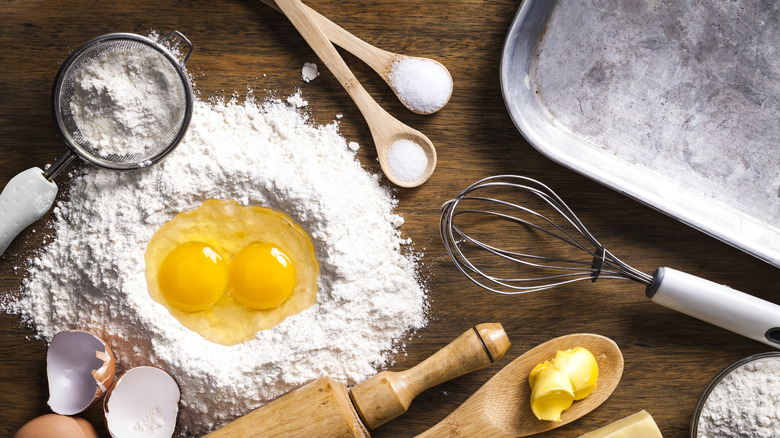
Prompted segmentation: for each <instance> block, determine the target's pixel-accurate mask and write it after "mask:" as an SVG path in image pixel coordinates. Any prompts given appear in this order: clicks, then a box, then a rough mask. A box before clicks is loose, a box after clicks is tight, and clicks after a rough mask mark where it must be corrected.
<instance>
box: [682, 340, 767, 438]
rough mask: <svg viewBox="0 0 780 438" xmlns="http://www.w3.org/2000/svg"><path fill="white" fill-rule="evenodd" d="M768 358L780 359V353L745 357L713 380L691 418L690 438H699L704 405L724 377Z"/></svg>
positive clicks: (700, 398)
mask: <svg viewBox="0 0 780 438" xmlns="http://www.w3.org/2000/svg"><path fill="white" fill-rule="evenodd" d="M767 357H777V358H780V351H770V352H767V353H758V354H754V355H752V356H748V357H745V358H743V359H740V360H738V361H736V362H734V363H732V364H731V365H729V366H727V367H726V368H724V369H723V370H722V371H721V372H719V373H718V374H717V375H716V376H715V377H713V378H712V380H711V381H710V383H708V384H707V387H706V388H704V392H702V394H701V397H699V401H698V403H696V410H694V411H693V418H691V433H690V438H697V436H698V433H699V417H701V411H702V409H704V404H705V403H707V399H708V398H709V396H710V393H711V392H712V390H713V389H715V387H716V386H718V383H720V381H721V380H723V378H724V377H726V376H728V375H729V374H731V372H732V371H734V370H735V369H737V368H739V367H741V366H742V365H745V364H747V363H750V362H753V361H756V360H759V359H765V358H767Z"/></svg>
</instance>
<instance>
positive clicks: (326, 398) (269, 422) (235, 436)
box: [206, 323, 509, 438]
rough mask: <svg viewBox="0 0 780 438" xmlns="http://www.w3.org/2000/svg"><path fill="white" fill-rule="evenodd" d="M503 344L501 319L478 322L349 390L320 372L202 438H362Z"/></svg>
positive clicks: (500, 351) (492, 357) (496, 354)
mask: <svg viewBox="0 0 780 438" xmlns="http://www.w3.org/2000/svg"><path fill="white" fill-rule="evenodd" d="M508 348H509V338H507V336H506V333H505V332H504V329H503V327H501V324H498V323H489V324H479V325H477V326H476V327H473V328H471V329H469V330H467V331H466V332H465V333H463V334H462V335H460V336H458V338H457V339H455V340H454V341H452V342H450V343H449V344H448V345H447V346H445V347H444V348H442V349H441V350H439V351H437V352H436V353H435V354H434V355H433V356H431V357H429V358H428V359H426V360H424V361H423V362H421V363H419V364H417V365H416V366H414V367H413V368H411V369H408V370H406V371H401V372H393V371H383V372H381V373H379V374H377V375H376V376H374V377H371V378H370V379H368V380H366V381H365V382H363V383H360V384H358V385H355V386H353V387H352V389H351V390H350V391H349V392H348V391H347V389H346V387H344V385H342V384H339V383H338V382H336V381H335V380H333V379H331V378H329V377H324V378H321V379H319V380H317V381H315V382H312V383H310V384H308V385H306V386H304V387H302V388H300V389H297V390H295V391H293V392H290V393H288V394H285V395H284V396H282V397H280V398H278V399H276V400H274V401H272V402H270V403H268V404H267V405H265V406H261V407H259V408H257V409H255V410H254V411H252V412H250V413H248V414H246V415H244V416H243V417H241V418H239V419H237V420H235V421H233V422H232V423H230V424H228V425H226V426H225V427H223V428H221V429H219V430H216V431H214V432H212V433H210V434H208V435H206V438H222V437H231V438H269V437H315V436H316V437H319V438H349V437H357V438H367V437H369V436H370V435H369V433H368V429H374V428H376V427H378V426H379V425H381V424H384V423H386V422H387V421H390V420H392V419H393V418H395V417H397V416H399V415H401V414H403V413H404V412H406V410H407V409H408V408H409V404H410V403H411V401H412V399H414V398H415V397H417V395H418V394H420V393H421V392H423V391H425V390H426V389H428V388H431V387H433V386H436V385H438V384H440V383H443V382H445V381H447V380H450V379H454V378H455V377H458V376H462V375H463V374H466V373H468V372H471V371H474V370H477V369H480V368H483V367H485V366H487V365H490V364H491V363H492V362H494V361H496V360H498V359H500V358H501V357H502V356H503V355H504V353H505V352H506V350H507V349H508ZM353 403H354V406H353ZM361 420H362V421H361ZM364 423H365V426H364ZM367 428H368V429H367Z"/></svg>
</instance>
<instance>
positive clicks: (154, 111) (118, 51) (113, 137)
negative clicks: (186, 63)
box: [70, 45, 185, 157]
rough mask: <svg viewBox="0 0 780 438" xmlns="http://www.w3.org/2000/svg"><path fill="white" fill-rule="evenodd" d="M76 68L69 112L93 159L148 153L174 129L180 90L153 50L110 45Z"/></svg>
mask: <svg viewBox="0 0 780 438" xmlns="http://www.w3.org/2000/svg"><path fill="white" fill-rule="evenodd" d="M78 68H79V70H78V72H77V73H76V74H75V75H74V83H73V97H72V99H71V102H70V112H71V114H72V115H73V120H74V121H75V122H76V126H77V127H78V130H79V132H80V133H81V135H82V136H83V137H84V139H85V140H87V141H88V142H89V145H90V146H91V148H92V149H93V150H94V151H95V152H96V153H97V154H98V155H100V156H102V157H108V156H111V155H117V156H127V155H134V154H140V155H141V156H146V155H150V154H151V155H153V154H154V153H155V151H156V150H157V149H158V148H160V147H164V146H166V145H167V144H168V143H169V141H170V140H171V139H172V136H173V135H175V134H176V132H177V131H178V126H179V125H180V123H181V122H182V119H183V116H184V110H185V108H184V93H185V91H184V86H183V85H182V81H181V79H180V77H179V75H178V73H177V71H176V69H175V68H174V67H173V65H172V64H171V63H170V62H169V61H168V60H167V59H166V58H165V57H164V56H163V55H162V54H160V53H159V52H157V51H156V50H154V49H152V48H149V47H146V46H140V45H132V46H130V45H128V46H114V48H112V49H111V50H106V51H104V52H102V53H100V54H98V55H96V56H94V57H93V58H89V59H88V60H87V61H86V62H85V63H84V64H83V65H82V66H80V67H78Z"/></svg>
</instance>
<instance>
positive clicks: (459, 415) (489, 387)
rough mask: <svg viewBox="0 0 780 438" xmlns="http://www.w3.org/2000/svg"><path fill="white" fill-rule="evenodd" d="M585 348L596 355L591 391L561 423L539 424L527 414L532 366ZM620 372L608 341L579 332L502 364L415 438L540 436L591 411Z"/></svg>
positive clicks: (617, 356) (617, 357)
mask: <svg viewBox="0 0 780 438" xmlns="http://www.w3.org/2000/svg"><path fill="white" fill-rule="evenodd" d="M575 347H584V348H587V349H588V350H590V352H591V353H593V355H594V356H595V357H596V363H597V364H598V366H599V378H598V380H597V382H596V389H595V390H593V392H592V393H590V395H588V396H587V397H585V398H584V399H582V400H579V401H575V402H574V404H572V405H571V407H570V408H569V409H567V410H565V411H563V413H562V414H561V421H560V422H555V421H541V420H538V419H537V418H536V417H535V416H534V414H533V412H531V404H530V398H531V388H530V386H529V385H528V374H530V373H531V369H533V367H534V366H536V365H537V364H539V363H541V362H544V361H546V360H550V359H553V358H554V357H555V353H556V352H557V351H558V350H568V349H570V348H575ZM622 374H623V355H622V354H621V353H620V348H618V346H617V344H615V343H614V342H613V341H612V340H611V339H609V338H606V337H604V336H600V335H594V334H587V333H579V334H573V335H567V336H561V337H559V338H555V339H552V340H550V341H547V342H545V343H543V344H541V345H539V346H537V347H535V348H533V349H532V350H529V351H528V352H526V353H525V354H523V355H522V356H520V357H518V358H517V359H515V360H514V361H512V362H511V363H510V364H509V365H507V366H505V367H504V368H503V369H502V370H501V371H499V372H498V373H496V375H495V376H493V377H492V378H491V379H490V380H488V381H487V383H485V384H484V385H482V387H481V388H479V389H478V390H477V392H475V393H474V395H472V396H471V397H469V398H468V399H467V400H466V401H465V402H463V404H462V405H460V406H459V407H458V408H457V409H455V410H454V411H453V412H452V413H451V414H450V415H448V416H447V417H446V418H445V419H443V420H442V421H440V422H439V423H438V424H436V425H435V426H433V427H432V428H430V429H428V430H427V431H425V432H423V433H422V434H420V435H417V437H416V438H442V437H468V438H482V437H484V438H515V437H522V436H528V435H534V434H537V433H541V432H545V431H548V430H550V429H555V428H556V427H560V426H563V425H564V424H567V423H570V422H572V421H574V420H576V419H578V418H580V417H582V416H583V415H585V414H587V413H588V412H590V411H592V410H594V409H596V408H597V407H598V406H599V405H601V403H603V402H604V401H605V400H606V399H607V398H608V397H609V396H610V395H611V394H612V391H614V390H615V387H616V386H617V384H618V382H619V381H620V377H621V376H622Z"/></svg>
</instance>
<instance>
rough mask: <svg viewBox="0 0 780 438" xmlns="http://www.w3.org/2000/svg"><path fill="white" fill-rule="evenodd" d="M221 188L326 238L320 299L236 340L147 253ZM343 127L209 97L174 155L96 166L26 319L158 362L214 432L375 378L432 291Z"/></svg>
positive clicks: (197, 427)
mask: <svg viewBox="0 0 780 438" xmlns="http://www.w3.org/2000/svg"><path fill="white" fill-rule="evenodd" d="M209 198H216V199H235V200H237V201H238V202H240V203H242V204H244V205H250V204H251V205H261V206H265V207H270V208H274V209H277V210H280V211H283V212H285V213H286V214H288V215H289V216H291V217H292V219H293V220H294V221H296V222H297V223H298V224H300V225H301V226H303V228H304V229H306V231H307V232H308V233H309V235H310V236H311V239H312V242H313V243H314V247H315V249H316V253H317V258H318V260H319V263H320V276H319V278H318V286H319V293H318V295H317V302H316V303H315V304H314V306H312V307H311V308H310V309H308V310H305V311H304V312H302V313H300V314H298V315H295V316H291V317H289V318H287V319H286V320H285V321H284V322H282V323H281V324H279V325H278V326H276V327H274V328H273V329H270V330H266V331H261V332H258V333H257V335H256V338H255V339H253V340H251V341H248V342H246V343H243V344H239V345H235V346H224V345H219V344H214V343H211V342H209V341H206V340H204V339H203V338H202V337H200V336H199V335H198V334H196V333H195V332H192V331H189V330H187V329H185V328H184V327H183V326H181V324H180V323H179V322H178V321H177V320H176V319H175V318H174V317H173V316H171V315H170V314H169V313H168V312H167V310H166V309H165V308H164V307H163V306H162V305H160V304H158V303H156V302H154V301H153V300H152V299H151V297H150V296H149V293H148V291H147V288H146V280H145V276H144V269H145V267H144V251H145V248H146V244H147V242H148V241H149V239H150V238H151V237H152V234H153V233H154V232H155V231H156V230H157V229H158V228H159V227H160V226H161V225H162V224H163V223H165V222H166V221H168V220H170V219H172V218H173V217H174V216H175V215H176V214H177V213H179V212H182V211H188V210H192V209H194V208H196V207H198V206H199V205H200V203H201V202H202V201H204V200H206V199H209ZM396 202H397V201H396V200H394V198H393V197H392V195H391V193H390V191H389V190H388V189H386V188H383V187H382V186H380V185H379V177H378V176H376V175H371V174H369V173H366V172H365V171H364V170H363V168H362V167H361V165H360V163H359V162H358V161H357V160H356V158H355V156H354V151H352V150H351V149H350V148H349V147H348V145H347V142H346V141H345V140H344V138H343V137H341V136H340V134H339V133H338V127H337V125H336V124H335V123H334V124H329V125H326V126H313V125H312V124H311V123H310V122H309V121H307V120H306V119H305V118H304V117H303V116H302V115H301V114H300V112H299V111H298V110H296V109H295V108H292V107H290V106H287V105H285V104H283V103H282V102H280V101H276V102H269V103H265V104H257V103H254V102H253V101H252V100H251V99H250V100H247V101H245V102H243V103H241V102H235V101H233V102H229V103H211V104H210V103H206V102H203V101H198V102H196V105H195V113H194V116H193V119H192V124H191V126H190V129H189V132H188V134H187V135H186V137H185V139H184V141H183V142H182V143H181V144H180V145H179V146H178V148H177V149H176V150H175V151H174V152H173V153H172V154H171V155H170V156H169V157H168V158H166V159H165V160H163V161H162V162H161V163H159V164H157V165H154V166H151V167H148V168H145V169H141V170H138V171H133V172H112V171H106V170H99V169H96V168H93V167H88V168H86V169H85V171H84V174H83V175H82V176H79V177H77V178H76V179H75V181H74V182H73V187H72V189H71V192H70V200H69V201H68V202H65V203H62V204H60V205H59V206H58V207H56V208H55V214H54V217H55V219H54V228H55V236H54V239H53V241H52V242H51V243H50V244H49V245H48V246H47V247H46V248H45V249H44V251H43V253H42V255H40V257H38V258H35V259H34V260H32V266H31V268H30V273H29V278H28V279H27V280H26V281H25V283H24V285H23V288H22V289H23V291H22V292H23V293H22V298H20V299H19V300H17V301H15V302H11V303H6V304H5V306H4V307H5V310H11V311H16V312H19V313H21V314H22V317H23V319H24V320H25V321H27V322H28V323H30V324H31V326H33V327H34V328H35V330H36V332H37V333H38V335H39V336H40V337H42V338H44V339H46V340H47V341H48V340H51V338H52V336H54V334H56V333H57V332H59V331H61V330H67V329H85V330H89V331H91V332H93V333H95V334H97V335H99V336H102V337H103V338H104V339H106V341H107V342H108V343H109V344H110V345H111V346H112V348H113V349H114V351H115V353H116V356H117V361H118V364H119V367H120V371H122V370H126V369H128V368H131V367H135V366H139V365H155V366H159V367H160V368H162V369H164V370H166V371H167V372H168V373H170V374H171V375H172V376H173V377H174V379H176V381H177V382H178V384H179V386H180V387H181V394H182V398H181V406H180V407H181V410H180V414H179V423H178V427H179V431H180V432H181V433H182V434H183V435H201V434H203V433H206V432H208V431H210V430H213V429H215V428H216V427H218V426H221V425H223V424H225V423H227V422H229V421H230V420H232V419H234V418H236V417H238V416H240V415H243V414H245V413H247V412H249V411H250V410H252V409H254V408H257V407H259V406H261V405H262V404H264V403H266V402H268V401H270V400H272V399H274V398H276V397H278V396H280V395H282V394H284V393H286V392H288V391H291V390H293V389H296V388H298V387H300V386H301V385H304V384H306V383H309V382H311V381H313V380H315V379H317V378H320V377H323V376H325V375H328V376H330V377H333V378H335V379H336V380H339V381H341V382H343V383H345V384H353V383H355V382H359V381H361V380H364V379H365V378H367V377H369V376H370V375H373V374H374V373H375V372H376V369H377V367H379V366H381V365H382V364H383V363H385V361H386V360H387V357H388V352H392V351H393V348H394V341H395V340H397V339H398V338H399V337H401V336H403V335H404V334H406V333H408V332H409V331H410V330H415V329H418V328H420V327H422V326H423V325H424V324H425V310H426V300H425V292H424V289H423V288H422V287H421V286H420V284H419V283H418V281H417V280H416V275H415V272H416V269H417V265H416V262H415V261H414V260H413V258H412V257H411V256H408V255H404V254H403V252H402V248H403V246H404V244H406V243H408V241H407V240H406V239H404V238H403V237H402V236H401V235H400V233H399V231H398V227H399V226H400V225H401V224H402V223H403V219H402V218H401V217H400V216H398V215H397V214H395V213H394V212H393V210H394V207H395V206H396Z"/></svg>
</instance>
